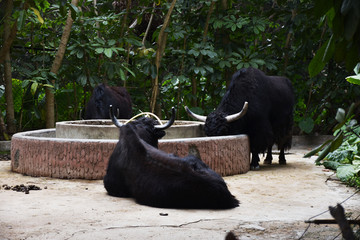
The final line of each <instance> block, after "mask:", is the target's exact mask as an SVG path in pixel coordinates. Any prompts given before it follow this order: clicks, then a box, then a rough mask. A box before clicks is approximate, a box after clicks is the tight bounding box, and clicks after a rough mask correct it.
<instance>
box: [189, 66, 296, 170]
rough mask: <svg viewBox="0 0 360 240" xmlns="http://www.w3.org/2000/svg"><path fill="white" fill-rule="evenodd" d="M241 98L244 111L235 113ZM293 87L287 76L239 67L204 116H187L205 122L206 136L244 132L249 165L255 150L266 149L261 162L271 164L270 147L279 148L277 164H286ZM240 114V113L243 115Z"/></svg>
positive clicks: (253, 166) (256, 159) (255, 163)
mask: <svg viewBox="0 0 360 240" xmlns="http://www.w3.org/2000/svg"><path fill="white" fill-rule="evenodd" d="M245 102H248V105H249V106H248V110H247V113H246V114H245V115H244V114H239V113H238V112H239V111H240V110H241V109H242V108H243V106H244V104H245ZM293 106H294V91H293V88H292V84H291V82H290V80H289V79H287V78H285V77H278V76H267V75H265V74H264V73H263V72H262V71H260V70H258V69H254V68H247V69H241V70H239V71H238V72H236V73H235V74H234V75H233V76H232V79H231V83H230V85H229V88H228V90H227V91H226V93H225V95H224V97H223V99H222V100H221V102H220V105H219V106H218V107H217V109H216V110H215V111H214V112H212V113H210V114H209V115H208V116H207V117H206V116H200V115H197V114H194V113H192V112H191V111H190V110H189V109H188V108H187V107H186V109H187V112H188V113H189V115H190V116H192V117H194V118H196V119H198V120H200V121H204V122H205V127H204V130H205V133H206V134H207V135H208V136H220V135H234V134H247V135H248V136H249V139H250V151H251V154H252V159H251V169H257V168H259V161H260V159H259V156H258V154H259V153H264V152H265V151H266V150H267V156H266V158H265V161H264V163H266V164H271V162H272V154H271V149H272V146H273V145H274V144H277V146H278V148H279V149H280V155H279V164H286V159H285V153H284V151H285V150H286V149H289V148H290V147H291V139H292V125H293ZM243 115H244V116H243Z"/></svg>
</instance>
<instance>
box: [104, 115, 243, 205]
mask: <svg viewBox="0 0 360 240" xmlns="http://www.w3.org/2000/svg"><path fill="white" fill-rule="evenodd" d="M174 117H175V114H174V110H173V117H172V118H174ZM112 119H113V122H114V124H115V125H116V126H118V127H119V128H120V138H119V142H118V143H117V145H116V147H115V149H114V152H113V153H112V155H111V156H110V159H109V165H108V168H107V173H106V176H105V178H104V186H105V188H106V190H107V191H108V193H109V195H112V196H116V197H126V198H130V197H131V198H134V199H135V201H136V202H137V203H139V204H143V205H147V206H152V207H161V208H181V209H229V208H234V207H237V206H238V205H239V201H238V200H237V199H236V198H235V197H234V196H233V195H231V193H230V191H229V190H228V188H227V186H226V183H225V181H224V180H223V179H222V177H221V176H220V175H218V174H217V173H215V172H214V171H213V170H211V169H210V168H209V167H208V166H207V165H206V164H205V163H204V162H202V161H201V160H200V159H199V158H196V157H194V156H191V155H189V156H187V157H184V158H181V157H178V156H175V155H173V154H168V153H165V152H163V151H161V150H159V149H157V148H156V147H157V141H158V139H159V136H161V135H162V134H158V133H159V131H163V128H164V127H162V129H159V126H157V125H154V124H150V125H149V124H147V123H146V124H145V123H144V122H142V121H143V120H141V121H139V122H136V121H135V122H130V123H128V124H126V125H121V124H119V123H118V121H117V120H116V118H115V117H114V116H113V115H112ZM169 125H170V124H166V127H168V126H169ZM154 133H155V135H154ZM154 143H156V144H154Z"/></svg>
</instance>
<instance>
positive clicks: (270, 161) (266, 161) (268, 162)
mask: <svg viewBox="0 0 360 240" xmlns="http://www.w3.org/2000/svg"><path fill="white" fill-rule="evenodd" d="M271 163H272V160H268V159H265V160H264V164H268V165H270V164H271Z"/></svg>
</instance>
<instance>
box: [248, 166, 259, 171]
mask: <svg viewBox="0 0 360 240" xmlns="http://www.w3.org/2000/svg"><path fill="white" fill-rule="evenodd" d="M259 169H260V166H259V165H257V166H252V165H251V166H250V170H253V171H256V170H259Z"/></svg>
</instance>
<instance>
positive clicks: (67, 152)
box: [11, 129, 250, 179]
mask: <svg viewBox="0 0 360 240" xmlns="http://www.w3.org/2000/svg"><path fill="white" fill-rule="evenodd" d="M43 136H46V137H43ZM52 136H55V129H50V130H49V129H46V130H38V131H31V132H25V133H18V134H15V135H14V136H13V138H12V141H11V161H12V162H11V168H12V171H14V172H18V173H22V174H25V175H30V176H34V177H40V176H41V177H54V178H66V179H71V178H77V179H102V178H103V176H104V175H105V172H106V167H107V163H108V160H109V157H110V155H111V154H112V152H113V150H114V148H115V146H116V143H117V140H84V139H62V138H55V137H52ZM159 149H161V150H163V151H165V152H169V153H174V154H176V155H178V156H181V157H182V156H186V155H188V153H190V154H193V155H196V156H198V157H200V158H201V159H202V160H203V161H204V162H205V163H206V164H207V165H209V167H210V168H212V169H213V170H215V171H216V172H217V173H219V174H221V175H223V176H228V175H235V174H241V173H246V172H247V171H249V169H250V152H249V141H248V138H247V136H245V135H239V136H228V137H212V138H190V139H189V138H188V139H171V140H161V141H160V142H159Z"/></svg>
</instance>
